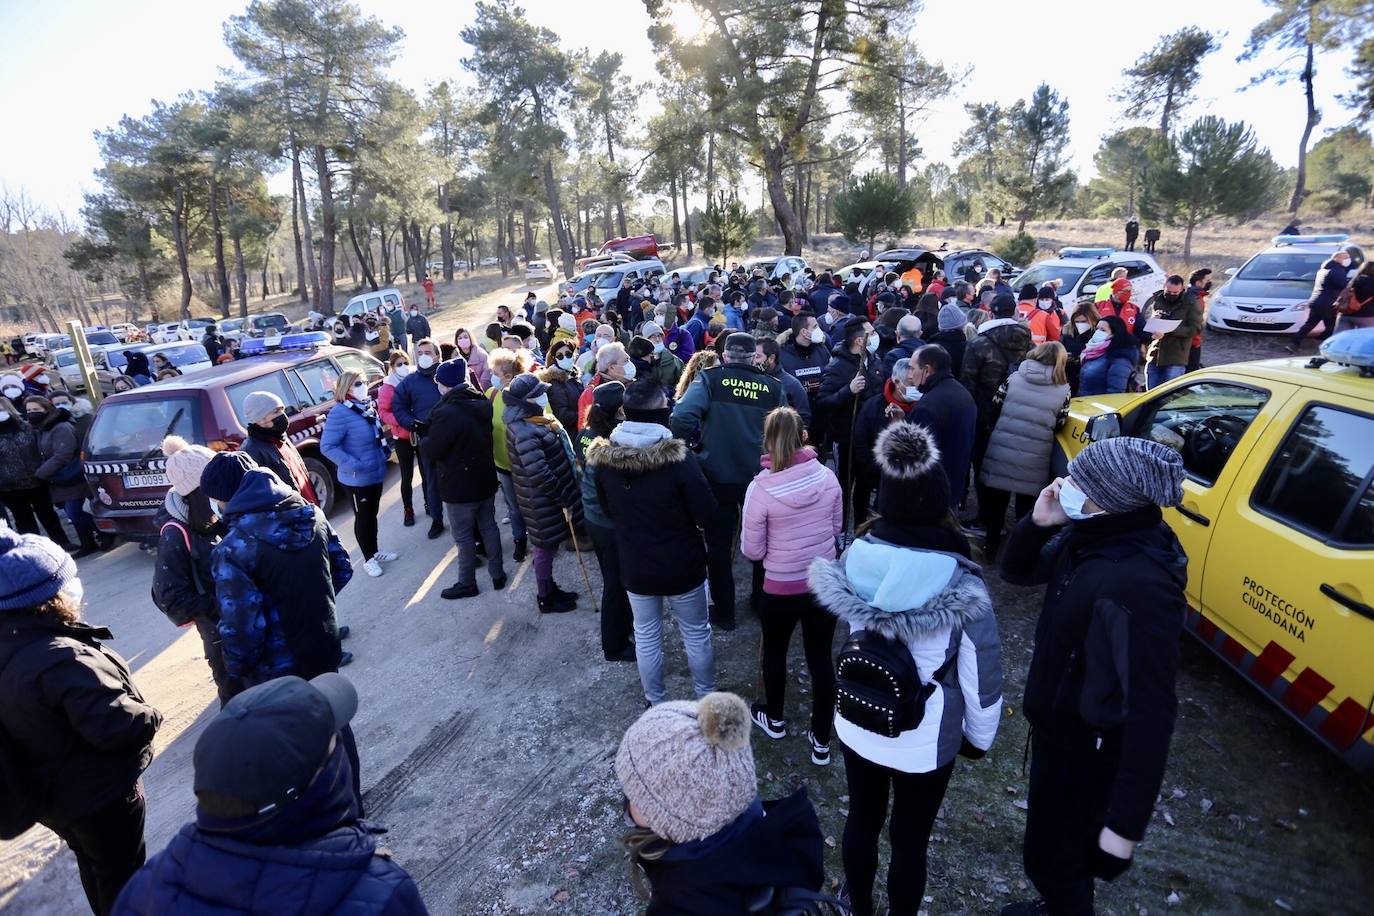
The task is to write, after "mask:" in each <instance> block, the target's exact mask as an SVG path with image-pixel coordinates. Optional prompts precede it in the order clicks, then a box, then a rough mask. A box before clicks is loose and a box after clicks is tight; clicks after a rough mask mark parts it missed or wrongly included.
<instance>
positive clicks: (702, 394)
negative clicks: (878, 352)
mask: <svg viewBox="0 0 1374 916" xmlns="http://www.w3.org/2000/svg"><path fill="white" fill-rule="evenodd" d="M786 404H787V394H786V391H785V389H784V388H783V387H782V382H780V381H778V380H777V379H775V378H773V377H772V376H771V375H765V374H764V373H762V372H760V371H758V370H757V369H755V368H754V367H753V366H740V365H734V366H713V367H711V368H710V369H705V370H703V371H702V372H701V374H700V375H698V376H697V379H696V381H694V382H692V385H691V387H689V388H688V389H687V391H686V393H684V394H683V395H682V400H680V401H678V402H677V406H676V407H675V408H673V418H672V429H673V435H674V436H677V437H678V438H679V439H691V438H692V436H693V435H694V434H695V433H696V432H697V430H700V431H701V447H700V449H699V450H698V452H697V454H698V456H699V457H700V459H701V467H702V470H703V471H704V472H705V474H706V477H707V478H708V479H709V480H711V481H712V482H713V483H736V484H744V483H748V482H749V481H751V480H753V479H754V475H755V474H757V473H758V470H759V456H760V455H761V454H763V420H764V418H765V417H767V416H768V412H769V411H771V410H773V409H774V408H775V407H784V406H786Z"/></svg>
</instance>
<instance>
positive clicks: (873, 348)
mask: <svg viewBox="0 0 1374 916" xmlns="http://www.w3.org/2000/svg"><path fill="white" fill-rule="evenodd" d="M868 352H869V353H877V352H878V335H877V334H869V335H868Z"/></svg>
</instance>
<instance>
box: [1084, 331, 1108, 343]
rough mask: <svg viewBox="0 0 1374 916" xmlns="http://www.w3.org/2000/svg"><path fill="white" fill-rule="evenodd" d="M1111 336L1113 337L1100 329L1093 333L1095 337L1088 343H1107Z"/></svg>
mask: <svg viewBox="0 0 1374 916" xmlns="http://www.w3.org/2000/svg"><path fill="white" fill-rule="evenodd" d="M1111 336H1112V335H1110V334H1108V333H1107V332H1106V331H1103V330H1101V329H1098V330H1096V331H1094V332H1093V336H1092V337H1090V338H1088V343H1090V344H1100V343H1106V342H1107V340H1108V338H1110V337H1111Z"/></svg>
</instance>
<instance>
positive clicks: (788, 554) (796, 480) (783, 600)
mask: <svg viewBox="0 0 1374 916" xmlns="http://www.w3.org/2000/svg"><path fill="white" fill-rule="evenodd" d="M805 429H806V424H805V423H804V422H803V421H802V418H801V415H800V414H798V413H797V412H796V411H795V410H793V409H792V408H790V407H779V408H777V409H776V410H774V411H772V412H771V413H769V414H768V417H767V419H765V420H764V424H763V447H764V455H763V459H762V464H763V471H762V472H761V473H760V474H759V475H758V476H757V477H755V478H754V480H753V482H752V483H750V484H749V489H748V491H747V492H746V493H745V496H744V523H743V527H742V529H741V531H740V552H741V553H743V554H744V555H745V556H746V557H748V558H749V559H751V560H762V561H763V573H764V576H763V600H762V606H761V609H760V610H761V613H760V618H761V622H762V627H763V653H762V654H763V664H762V667H763V689H764V696H765V697H766V698H767V700H766V702H764V703H755V704H754V705H753V707H752V709H751V713H752V715H753V719H754V724H755V725H757V726H758V727H759V728H760V729H761V730H762V731H763V733H764V734H766V735H767V736H768V737H770V738H774V739H777V738H785V737H787V722H786V721H785V720H784V719H783V717H782V714H783V700H784V697H785V694H786V688H787V645H788V643H790V642H791V641H792V631H793V630H795V629H796V628H797V624H798V623H801V628H802V647H803V649H804V650H805V653H806V667H807V669H808V670H809V671H810V673H811V684H812V688H813V689H814V691H815V697H814V703H813V704H812V708H811V728H810V730H809V731H807V733H806V737H807V741H808V743H809V744H810V745H811V762H812V763H814V764H816V765H817V766H828V765H829V764H830V729H831V724H832V722H833V720H834V716H835V668H834V665H833V663H832V662H831V651H830V648H831V643H832V641H833V640H834V637H835V618H834V617H832V616H831V615H830V614H827V613H826V612H825V611H824V610H822V609H821V608H820V607H819V606H818V605H817V604H816V601H815V599H814V598H813V597H812V595H811V592H810V591H809V590H808V587H807V581H806V577H807V570H808V569H809V568H810V566H811V561H812V560H815V559H817V558H821V559H826V560H831V559H834V558H835V538H836V537H838V536H839V534H840V532H841V531H843V530H844V515H843V503H844V499H843V497H842V495H841V493H840V482H839V480H838V479H837V478H836V477H835V473H834V472H833V471H831V470H830V469H829V468H827V467H826V466H825V465H823V464H821V463H820V462H819V461H817V460H816V452H815V450H814V449H811V448H808V447H807V446H806V445H805V444H804V443H805V439H804V438H803V435H804V430H805Z"/></svg>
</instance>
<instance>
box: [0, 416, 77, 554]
mask: <svg viewBox="0 0 1374 916" xmlns="http://www.w3.org/2000/svg"><path fill="white" fill-rule="evenodd" d="M40 460H41V459H40V458H39V456H38V437H37V436H36V435H35V434H34V431H33V427H32V426H30V425H29V424H28V423H26V422H24V415H23V414H21V413H20V412H19V411H18V410H16V409H15V407H14V405H13V404H12V403H10V400H9V398H0V502H4V504H5V508H7V509H9V510H10V515H12V516H14V527H15V528H16V529H18V531H19V532H20V533H21V534H38V524H39V523H40V522H41V523H42V524H43V530H44V531H46V532H47V533H48V537H50V538H52V539H53V541H54V542H55V543H56V544H58V545H59V546H61V547H63V548H66V547H70V546H71V541H70V540H68V539H67V532H66V531H65V530H63V528H62V522H61V521H60V520H59V519H58V517H57V511H56V510H55V509H53V504H52V494H51V493H50V492H49V491H48V487H47V484H45V483H43V482H42V481H40V480H39V479H38V478H37V477H35V476H34V474H33V470H34V468H36V467H38V465H39V462H40Z"/></svg>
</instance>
